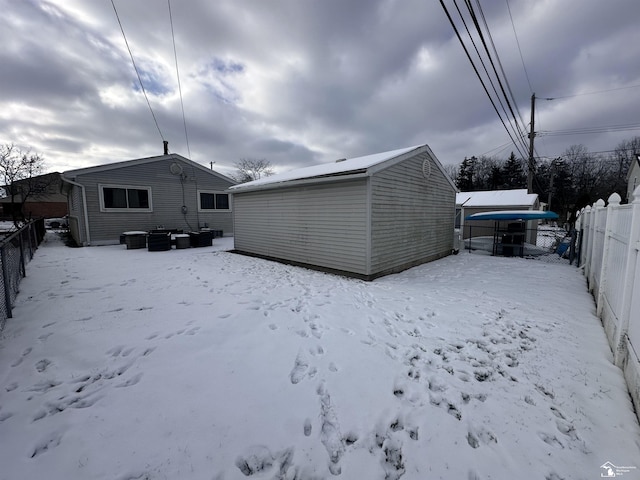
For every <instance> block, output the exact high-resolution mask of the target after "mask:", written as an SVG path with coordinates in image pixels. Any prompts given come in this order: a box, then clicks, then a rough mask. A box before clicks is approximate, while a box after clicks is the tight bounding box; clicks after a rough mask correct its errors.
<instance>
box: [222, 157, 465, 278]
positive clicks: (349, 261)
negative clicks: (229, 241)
mask: <svg viewBox="0 0 640 480" xmlns="http://www.w3.org/2000/svg"><path fill="white" fill-rule="evenodd" d="M229 191H230V192H232V193H233V201H234V210H233V217H234V241H235V249H236V251H238V252H241V253H246V254H249V255H255V256H259V257H263V258H269V259H274V260H278V261H282V262H285V263H291V264H295V265H302V266H309V267H312V268H317V269H321V270H325V271H332V272H337V273H342V274H347V275H350V276H355V277H358V278H363V279H367V280H370V279H373V278H376V277H379V276H382V275H386V274H389V273H393V272H398V271H401V270H404V269H406V268H409V267H412V266H415V265H418V264H421V263H425V262H428V261H431V260H435V259H437V258H441V257H444V256H446V255H449V254H450V253H451V251H452V247H453V236H452V232H453V215H454V211H455V210H454V208H455V192H456V187H455V185H454V183H453V181H452V180H451V179H450V178H449V176H448V175H447V174H446V173H445V171H444V169H443V167H442V165H441V164H440V162H439V161H438V159H437V158H436V157H435V155H434V154H433V152H432V151H431V149H430V148H429V147H428V146H427V145H421V146H417V147H410V148H404V149H401V150H394V151H390V152H384V153H379V154H375V155H369V156H366V157H359V158H353V159H350V160H346V159H345V160H338V161H337V162H335V163H330V164H323V165H316V166H313V167H307V168H302V169H299V170H294V171H291V172H287V173H282V174H278V175H273V176H269V177H265V178H262V179H260V180H255V181H253V182H248V183H244V184H240V185H236V186H234V187H231V188H230V189H229Z"/></svg>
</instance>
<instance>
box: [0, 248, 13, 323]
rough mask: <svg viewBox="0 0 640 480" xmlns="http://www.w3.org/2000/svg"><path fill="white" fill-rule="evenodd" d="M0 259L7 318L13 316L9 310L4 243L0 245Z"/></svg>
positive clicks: (9, 296)
mask: <svg viewBox="0 0 640 480" xmlns="http://www.w3.org/2000/svg"><path fill="white" fill-rule="evenodd" d="M0 260H1V261H2V279H3V280H4V282H3V284H4V303H5V308H6V309H7V318H13V312H12V311H11V285H10V279H9V271H8V266H7V251H6V248H5V245H3V246H2V247H0Z"/></svg>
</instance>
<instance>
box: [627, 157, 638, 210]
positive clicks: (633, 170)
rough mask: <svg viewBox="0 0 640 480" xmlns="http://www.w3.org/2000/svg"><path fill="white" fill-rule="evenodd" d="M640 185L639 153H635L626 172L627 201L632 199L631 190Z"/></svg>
mask: <svg viewBox="0 0 640 480" xmlns="http://www.w3.org/2000/svg"><path fill="white" fill-rule="evenodd" d="M639 185H640V155H635V158H634V159H633V161H632V162H631V166H630V167H629V173H628V174H627V202H629V203H631V202H632V201H633V192H634V191H635V189H636V188H638V186H639Z"/></svg>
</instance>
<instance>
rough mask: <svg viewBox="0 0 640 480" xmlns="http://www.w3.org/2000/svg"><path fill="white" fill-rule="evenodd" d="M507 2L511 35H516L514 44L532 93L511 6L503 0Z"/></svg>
mask: <svg viewBox="0 0 640 480" xmlns="http://www.w3.org/2000/svg"><path fill="white" fill-rule="evenodd" d="M505 2H506V3H507V10H508V11H509V18H510V19H511V27H512V28H513V36H514V37H516V45H518V52H519V53H520V60H521V61H522V69H523V70H524V76H525V77H526V78H527V83H528V84H529V91H530V92H531V93H533V87H532V86H531V80H530V79H529V72H527V67H526V66H525V64H524V57H523V56H522V49H521V48H520V40H519V39H518V33H517V32H516V26H515V24H514V23H513V16H512V15H511V7H510V6H509V0H505Z"/></svg>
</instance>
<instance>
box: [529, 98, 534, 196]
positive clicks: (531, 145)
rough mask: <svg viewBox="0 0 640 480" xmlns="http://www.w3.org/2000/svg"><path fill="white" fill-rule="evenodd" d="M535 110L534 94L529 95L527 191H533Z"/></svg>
mask: <svg viewBox="0 0 640 480" xmlns="http://www.w3.org/2000/svg"><path fill="white" fill-rule="evenodd" d="M535 111H536V94H535V93H534V94H532V95H531V130H530V131H529V170H528V173H527V193H533V167H534V163H533V138H534V137H535V136H536V132H535V129H534V124H535Z"/></svg>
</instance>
